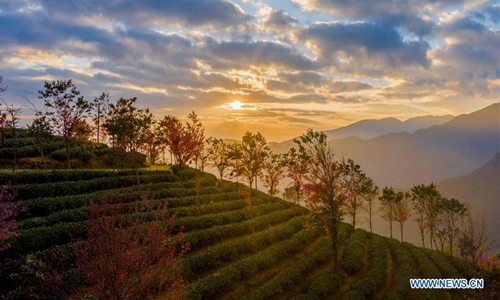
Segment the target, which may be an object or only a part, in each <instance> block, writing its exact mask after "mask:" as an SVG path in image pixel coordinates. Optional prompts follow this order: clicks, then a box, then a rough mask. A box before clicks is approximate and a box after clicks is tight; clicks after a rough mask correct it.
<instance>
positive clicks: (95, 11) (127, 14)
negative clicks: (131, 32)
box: [41, 0, 251, 27]
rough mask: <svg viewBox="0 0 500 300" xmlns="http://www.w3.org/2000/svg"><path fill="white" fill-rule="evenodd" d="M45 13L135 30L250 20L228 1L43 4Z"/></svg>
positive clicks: (97, 0) (47, 0)
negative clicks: (98, 19) (98, 20)
mask: <svg viewBox="0 0 500 300" xmlns="http://www.w3.org/2000/svg"><path fill="white" fill-rule="evenodd" d="M41 4H42V6H43V8H44V9H45V10H46V11H49V12H51V13H52V14H58V13H59V14H65V15H71V16H73V17H74V16H89V15H103V16H105V17H106V18H109V19H111V20H113V21H118V22H122V23H124V24H126V25H129V24H132V25H133V26H134V27H135V26H137V25H141V26H142V27H148V26H161V25H172V24H176V23H178V24H179V25H180V26H188V27H196V26H235V25H241V24H243V23H245V22H247V21H249V20H250V19H251V17H250V16H248V15H246V14H245V13H244V12H243V11H242V10H241V8H239V7H238V6H237V5H235V4H233V3H232V2H229V1H225V0H168V1H162V0H146V1H134V0H121V1H100V0H89V1H85V2H84V3H82V2H81V1H62V2H61V1H57V0H42V1H41Z"/></svg>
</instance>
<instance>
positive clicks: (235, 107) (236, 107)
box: [228, 100, 243, 110]
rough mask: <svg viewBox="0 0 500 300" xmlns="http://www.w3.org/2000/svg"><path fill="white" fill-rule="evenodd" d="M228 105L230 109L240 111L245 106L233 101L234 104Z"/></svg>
mask: <svg viewBox="0 0 500 300" xmlns="http://www.w3.org/2000/svg"><path fill="white" fill-rule="evenodd" d="M228 105H229V107H230V108H231V109H234V110H240V109H241V107H242V106H243V103H241V102H240V101H238V100H236V101H233V102H231V103H229V104H228Z"/></svg>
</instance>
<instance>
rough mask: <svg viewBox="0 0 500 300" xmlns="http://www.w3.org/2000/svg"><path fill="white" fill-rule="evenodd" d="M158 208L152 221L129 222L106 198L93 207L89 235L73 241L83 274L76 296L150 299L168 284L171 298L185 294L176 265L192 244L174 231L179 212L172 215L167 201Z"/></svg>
mask: <svg viewBox="0 0 500 300" xmlns="http://www.w3.org/2000/svg"><path fill="white" fill-rule="evenodd" d="M157 209H158V210H156V214H155V216H156V218H155V219H154V220H153V221H152V222H148V223H143V222H141V221H135V222H133V223H131V224H130V223H127V221H126V218H123V217H121V214H122V213H123V211H120V210H119V209H118V210H117V208H116V206H113V205H110V204H108V201H107V199H106V198H104V199H102V203H100V204H96V203H93V204H92V205H91V206H90V208H89V213H90V220H89V224H90V225H89V231H88V238H87V240H80V241H79V242H78V243H77V244H76V245H75V246H74V252H75V255H76V271H78V272H80V273H81V274H82V275H83V279H84V285H83V286H82V287H81V288H80V289H79V290H78V291H77V292H76V295H75V296H77V297H78V299H80V298H81V297H82V296H84V295H95V296H97V297H98V298H99V299H117V300H118V299H147V298H149V297H150V296H151V295H155V294H158V293H159V292H161V291H162V290H164V289H171V290H172V291H173V292H176V293H177V295H172V296H176V297H174V298H173V299H175V298H177V297H181V298H185V297H186V290H185V285H184V283H183V281H182V279H181V277H180V275H179V274H178V273H177V272H176V271H175V269H174V267H173V266H174V264H175V263H176V262H177V261H178V260H179V258H181V257H182V256H183V254H185V253H186V252H187V251H188V250H189V244H185V243H183V242H182V239H183V234H182V233H179V234H177V235H174V234H172V229H173V226H174V221H175V218H176V215H175V214H174V215H169V214H168V211H167V206H166V203H164V204H162V205H161V206H160V207H157Z"/></svg>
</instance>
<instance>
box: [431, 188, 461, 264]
mask: <svg viewBox="0 0 500 300" xmlns="http://www.w3.org/2000/svg"><path fill="white" fill-rule="evenodd" d="M438 209H439V211H440V214H441V222H440V223H441V225H442V228H443V229H442V231H443V234H444V236H446V237H447V239H448V245H449V246H450V255H453V246H454V241H455V238H456V237H457V235H458V234H459V228H458V225H459V221H460V219H461V218H462V217H463V216H464V215H465V213H466V212H467V209H466V208H465V205H464V204H462V203H461V202H460V201H458V200H457V199H455V198H451V199H448V198H442V199H441V201H439V203H438Z"/></svg>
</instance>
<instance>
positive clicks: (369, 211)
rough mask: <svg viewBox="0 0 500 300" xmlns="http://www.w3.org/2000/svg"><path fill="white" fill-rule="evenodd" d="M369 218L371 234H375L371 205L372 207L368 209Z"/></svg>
mask: <svg viewBox="0 0 500 300" xmlns="http://www.w3.org/2000/svg"><path fill="white" fill-rule="evenodd" d="M368 215H369V216H368V217H369V219H370V233H373V228H372V206H371V204H370V207H369V209H368Z"/></svg>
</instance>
